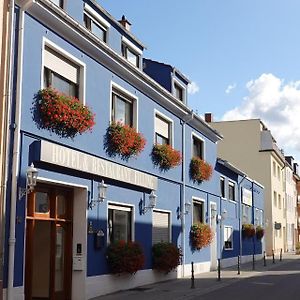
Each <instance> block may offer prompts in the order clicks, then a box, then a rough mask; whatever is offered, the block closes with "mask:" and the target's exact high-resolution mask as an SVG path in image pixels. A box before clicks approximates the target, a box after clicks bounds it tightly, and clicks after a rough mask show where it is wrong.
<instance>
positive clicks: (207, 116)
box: [204, 113, 213, 123]
mask: <svg viewBox="0 0 300 300" xmlns="http://www.w3.org/2000/svg"><path fill="white" fill-rule="evenodd" d="M204 119H205V122H207V123H211V122H213V115H212V113H205V115H204Z"/></svg>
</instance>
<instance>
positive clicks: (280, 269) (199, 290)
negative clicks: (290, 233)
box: [94, 255, 300, 300]
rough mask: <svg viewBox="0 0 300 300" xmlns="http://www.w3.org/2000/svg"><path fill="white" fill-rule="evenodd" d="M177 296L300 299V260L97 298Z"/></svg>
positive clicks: (294, 258) (183, 298) (157, 299)
mask: <svg viewBox="0 0 300 300" xmlns="http://www.w3.org/2000/svg"><path fill="white" fill-rule="evenodd" d="M129 298H130V299H131V300H135V299H136V300H138V299H143V300H147V299H155V300H165V299H172V300H173V299H176V300H192V299H203V300H204V299H205V300H215V299H222V300H229V299H230V300H235V299H238V300H240V299H242V300H248V299H249V300H250V299H251V300H253V299H255V298H256V299H257V300H259V299H264V300H268V299H270V300H277V299H278V300H279V299H280V300H282V299H284V300H289V299H300V259H299V258H298V257H297V256H295V255H293V256H292V255H288V256H287V257H285V258H284V259H283V261H282V262H279V261H278V260H277V261H276V264H272V261H271V259H269V260H268V261H267V267H264V266H263V264H262V262H261V261H259V262H256V267H255V271H252V264H251V263H250V264H249V263H248V264H246V265H244V266H243V267H242V272H241V275H237V272H236V268H235V267H233V268H228V269H226V270H223V271H222V279H221V281H217V277H216V272H209V273H205V274H200V275H198V276H197V277H196V278H195V289H191V280H190V279H189V278H185V279H178V280H172V281H167V282H162V283H157V284H152V285H148V286H143V287H139V288H135V289H131V290H128V291H122V292H119V293H114V294H111V295H107V296H102V297H98V298H95V299H94V300H119V299H129Z"/></svg>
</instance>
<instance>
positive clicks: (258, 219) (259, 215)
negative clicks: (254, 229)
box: [255, 208, 263, 226]
mask: <svg viewBox="0 0 300 300" xmlns="http://www.w3.org/2000/svg"><path fill="white" fill-rule="evenodd" d="M255 225H259V226H263V211H262V210H261V209H258V208H256V209H255Z"/></svg>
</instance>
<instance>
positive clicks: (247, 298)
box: [188, 260, 300, 300]
mask: <svg viewBox="0 0 300 300" xmlns="http://www.w3.org/2000/svg"><path fill="white" fill-rule="evenodd" d="M188 298H189V299H205V300H216V299H222V300H229V299H230V300H235V299H237V300H260V299H264V300H269V299H270V300H300V262H299V260H295V261H292V262H289V263H287V264H284V265H280V264H278V265H277V266H276V267H275V268H274V269H272V270H269V271H266V272H264V273H262V274H260V275H258V276H254V277H250V278H246V279H243V280H239V281H236V282H233V283H232V284H230V285H228V286H226V287H223V288H220V289H216V290H214V291H211V292H208V293H207V294H204V295H193V296H190V297H188Z"/></svg>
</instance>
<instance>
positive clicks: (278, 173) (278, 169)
mask: <svg viewBox="0 0 300 300" xmlns="http://www.w3.org/2000/svg"><path fill="white" fill-rule="evenodd" d="M277 177H278V180H280V167H279V166H277Z"/></svg>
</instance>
